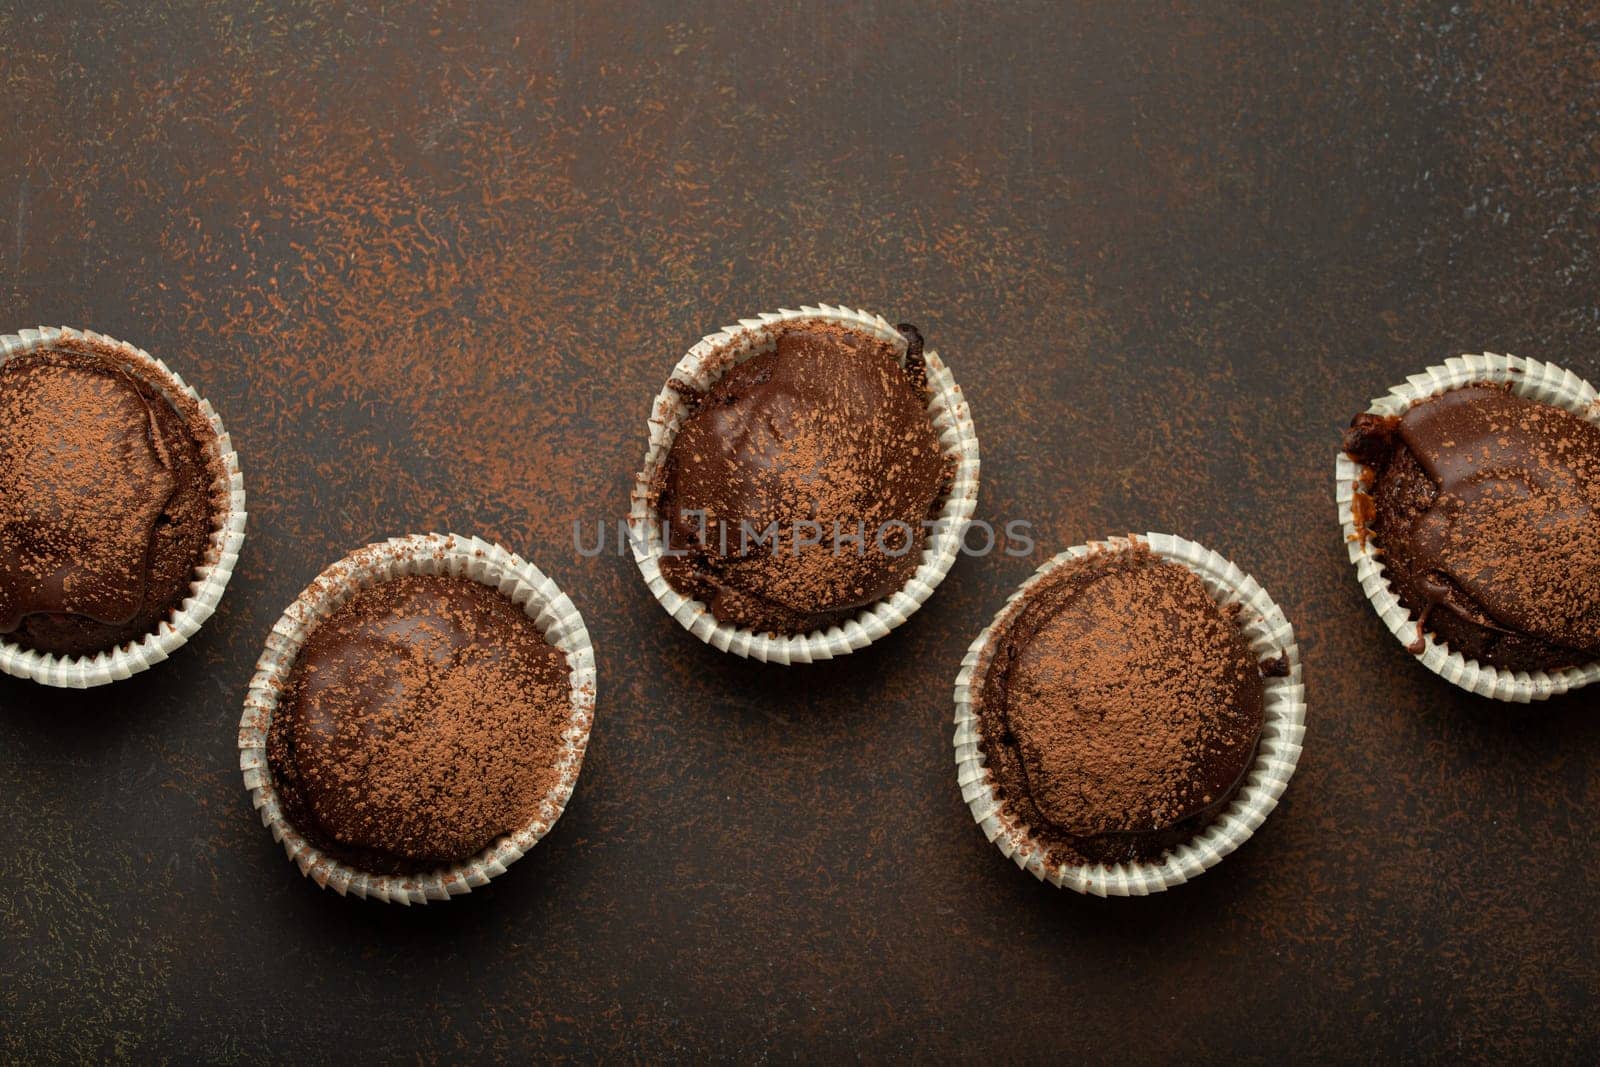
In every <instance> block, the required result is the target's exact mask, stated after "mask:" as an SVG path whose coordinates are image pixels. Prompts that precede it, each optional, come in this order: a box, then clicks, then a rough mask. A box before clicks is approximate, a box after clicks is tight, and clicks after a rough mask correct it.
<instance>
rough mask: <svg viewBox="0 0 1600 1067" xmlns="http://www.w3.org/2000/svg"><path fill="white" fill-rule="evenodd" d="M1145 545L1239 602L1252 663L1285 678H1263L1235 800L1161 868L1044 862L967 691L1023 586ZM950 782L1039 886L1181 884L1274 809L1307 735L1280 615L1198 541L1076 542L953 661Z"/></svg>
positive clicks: (1296, 661)
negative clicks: (1276, 664)
mask: <svg viewBox="0 0 1600 1067" xmlns="http://www.w3.org/2000/svg"><path fill="white" fill-rule="evenodd" d="M1135 544H1145V545H1147V546H1149V548H1150V551H1151V552H1153V553H1154V554H1155V555H1157V556H1160V557H1161V558H1163V559H1168V560H1172V561H1173V562H1176V563H1180V564H1182V565H1183V566H1185V567H1188V568H1189V569H1190V570H1191V571H1194V572H1195V573H1196V574H1197V575H1199V577H1200V579H1201V581H1202V582H1203V583H1204V584H1205V586H1206V589H1207V591H1208V592H1209V593H1210V594H1211V595H1212V596H1213V597H1214V598H1215V599H1216V600H1217V602H1218V603H1219V604H1224V605H1226V604H1231V603H1238V604H1240V605H1242V607H1241V610H1240V613H1239V623H1240V627H1241V631H1242V632H1243V634H1244V635H1245V638H1246V640H1247V641H1248V642H1249V644H1250V651H1251V653H1252V655H1254V656H1255V658H1256V659H1258V660H1267V659H1275V658H1277V657H1279V656H1283V657H1285V658H1286V659H1287V662H1288V664H1289V673H1288V675H1287V676H1285V677H1282V678H1265V679H1263V687H1264V690H1265V706H1264V709H1263V710H1264V714H1263V722H1262V729H1261V741H1260V743H1259V745H1258V746H1257V749H1256V757H1255V762H1254V763H1253V764H1252V766H1251V768H1250V771H1249V772H1248V774H1247V775H1246V778H1245V783H1244V785H1243V786H1242V787H1241V788H1240V789H1239V792H1238V793H1237V794H1236V795H1235V796H1234V798H1233V801H1232V802H1231V803H1230V804H1229V805H1228V807H1227V808H1226V809H1225V810H1224V811H1223V812H1222V814H1221V815H1219V816H1218V817H1217V818H1216V819H1215V820H1214V821H1213V822H1212V823H1211V824H1210V825H1209V826H1207V827H1206V828H1205V829H1204V830H1203V831H1201V832H1200V833H1199V834H1197V835H1196V836H1195V837H1194V838H1193V839H1192V840H1190V841H1187V842H1184V843H1183V844H1181V845H1179V846H1178V847H1176V848H1174V849H1172V850H1171V851H1170V852H1168V853H1167V854H1166V856H1165V857H1164V858H1163V859H1162V860H1161V861H1160V862H1146V863H1117V864H1104V863H1095V864H1084V865H1073V864H1064V863H1063V864H1055V865H1050V864H1048V863H1047V861H1046V860H1047V853H1048V850H1047V849H1046V848H1045V847H1044V846H1043V845H1041V844H1039V843H1037V842H1035V841H1034V840H1033V838H1032V836H1031V834H1030V833H1029V830H1028V827H1027V826H1026V825H1025V824H1023V823H1022V822H1021V821H1020V820H1019V819H1017V818H1016V817H1014V816H1013V815H1012V814H1011V812H1010V811H1009V810H1007V808H1006V806H1005V803H1004V802H1003V801H1002V800H1001V798H1000V796H999V794H998V791H997V789H996V787H995V784H994V782H993V780H992V779H991V777H990V775H989V771H988V766H987V759H986V757H985V756H984V754H983V751H982V749H981V747H980V744H979V741H980V737H981V726H980V722H979V719H978V715H977V709H976V707H975V706H974V690H975V689H976V688H977V686H978V685H979V684H981V681H982V679H981V676H980V674H979V669H980V667H981V668H984V669H986V668H987V659H986V653H987V651H988V648H989V642H990V641H991V640H992V639H993V637H994V634H995V631H996V629H997V627H998V626H999V625H1000V624H1001V622H1002V621H1004V620H1006V619H1007V618H1008V616H1009V615H1010V614H1011V612H1012V611H1013V610H1020V609H1019V608H1018V605H1019V604H1020V602H1021V600H1022V598H1023V597H1024V596H1025V595H1026V594H1027V592H1028V590H1030V589H1032V588H1033V587H1034V586H1035V585H1037V584H1038V583H1039V582H1040V581H1041V580H1042V579H1043V578H1044V577H1045V576H1046V575H1048V574H1049V573H1050V572H1051V571H1053V570H1055V569H1056V568H1057V567H1060V566H1061V565H1062V564H1064V563H1066V562H1068V561H1069V560H1073V559H1078V558H1081V557H1083V556H1086V555H1089V554H1090V553H1092V552H1105V551H1127V550H1129V549H1131V548H1132V547H1133V546H1134V545H1135ZM955 705H956V714H955V742H954V743H955V760H956V777H957V781H958V782H959V784H960V786H961V795H962V798H963V799H964V800H965V801H966V802H967V806H968V807H969V808H970V809H971V811H972V817H973V819H974V820H975V821H976V822H977V823H978V825H979V827H980V828H981V829H982V830H983V832H984V835H985V836H986V837H988V839H989V840H990V841H991V842H993V843H994V844H995V845H996V846H997V847H998V848H999V849H1000V851H1001V853H1003V854H1004V855H1006V856H1008V857H1010V859H1011V860H1012V862H1014V863H1015V864H1016V865H1017V866H1018V867H1021V868H1022V869H1023V870H1025V871H1027V872H1028V873H1030V874H1032V875H1033V876H1034V877H1036V878H1039V879H1040V880H1042V881H1047V882H1050V883H1051V884H1052V885H1056V886H1059V887H1061V888H1064V889H1072V890H1075V891H1076V892H1079V893H1087V894H1091V895H1094V896H1101V897H1106V896H1118V897H1126V896H1148V895H1150V894H1152V893H1159V892H1162V891H1164V890H1166V889H1169V888H1171V887H1172V886H1176V885H1182V884H1183V883H1184V882H1187V881H1189V880H1190V879H1191V878H1195V877H1197V876H1198V875H1200V874H1201V873H1203V872H1204V871H1206V870H1209V869H1210V868H1212V867H1214V866H1216V865H1217V864H1218V863H1220V862H1222V859H1223V857H1225V856H1227V855H1228V854H1229V853H1230V852H1232V851H1233V850H1234V849H1236V848H1238V847H1239V846H1240V845H1241V844H1243V843H1244V842H1245V841H1247V840H1248V839H1249V838H1250V836H1251V835H1252V834H1253V833H1254V832H1255V830H1256V828H1257V827H1258V826H1260V825H1261V823H1262V822H1263V821H1264V820H1265V819H1266V817H1267V816H1268V815H1269V814H1270V813H1271V812H1272V809H1273V808H1275V807H1277V805H1278V799H1279V798H1280V797H1281V796H1282V795H1283V791H1284V789H1285V788H1286V787H1287V786H1288V784H1289V779H1290V777H1292V776H1293V774H1294V771H1295V766H1296V764H1297V763H1298V762H1299V760H1300V751H1301V746H1302V744H1303V742H1304V739H1305V729H1306V703H1305V685H1304V681H1303V676H1302V668H1301V662H1300V647H1299V645H1298V644H1296V642H1295V638H1294V628H1293V626H1291V625H1290V623H1289V620H1288V618H1287V617H1286V616H1285V615H1284V613H1283V611H1282V609H1280V608H1279V607H1278V605H1277V604H1276V603H1274V602H1273V600H1272V598H1271V597H1270V596H1268V595H1267V592H1266V590H1264V589H1262V588H1261V586H1260V585H1259V584H1258V583H1257V582H1256V580H1255V579H1254V578H1252V577H1251V576H1250V575H1248V574H1246V573H1245V572H1244V571H1242V570H1240V569H1239V568H1238V567H1237V566H1235V565H1234V564H1233V563H1231V562H1230V561H1228V560H1227V559H1225V558H1224V557H1222V556H1220V555H1218V554H1217V553H1216V552H1213V551H1211V550H1210V549H1208V548H1206V547H1205V546H1203V545H1199V544H1196V543H1195V542H1193V541H1188V540H1185V539H1184V538H1182V537H1176V536H1173V535H1171V534H1161V533H1147V534H1143V535H1131V536H1129V537H1111V538H1107V539H1106V540H1104V541H1094V542H1090V543H1089V544H1086V545H1077V546H1074V547H1072V548H1069V549H1067V550H1066V551H1064V552H1061V553H1059V554H1057V555H1056V556H1054V557H1052V558H1051V559H1050V560H1049V561H1048V562H1046V563H1045V564H1044V565H1043V566H1041V567H1040V568H1039V569H1038V570H1036V571H1034V573H1033V574H1032V575H1031V576H1030V577H1029V578H1028V579H1027V581H1025V582H1023V583H1022V584H1021V585H1020V586H1018V587H1017V589H1016V590H1015V591H1014V592H1013V593H1012V594H1011V596H1010V597H1009V598H1007V600H1006V603H1005V605H1004V606H1003V607H1001V609H1000V610H999V611H998V612H997V613H996V614H995V616H994V618H993V619H992V620H991V621H990V623H989V625H988V626H986V627H984V629H983V631H982V632H981V633H979V634H978V637H977V639H976V640H974V641H973V642H972V645H971V647H969V648H968V649H967V654H966V656H965V657H964V658H963V659H962V661H961V671H960V673H959V674H958V675H957V676H956V685H955Z"/></svg>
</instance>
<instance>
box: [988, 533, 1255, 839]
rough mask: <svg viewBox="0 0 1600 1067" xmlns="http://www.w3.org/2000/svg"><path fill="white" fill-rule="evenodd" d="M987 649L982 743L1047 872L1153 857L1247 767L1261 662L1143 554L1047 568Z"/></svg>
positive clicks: (1216, 808)
mask: <svg viewBox="0 0 1600 1067" xmlns="http://www.w3.org/2000/svg"><path fill="white" fill-rule="evenodd" d="M990 649H991V650H992V651H991V653H990V655H989V659H988V662H987V663H986V664H985V665H984V669H983V674H982V685H981V688H980V689H979V691H978V695H977V702H976V704H977V711H978V718H979V724H980V743H981V745H982V748H983V751H984V754H985V756H986V758H987V761H988V769H989V774H990V775H991V778H992V780H993V782H994V785H995V787H996V790H997V792H998V794H999V797H1000V799H1001V801H1002V803H1003V804H1004V805H1005V807H1006V808H1007V810H1008V811H1009V812H1010V813H1011V814H1012V815H1013V816H1014V817H1015V818H1016V819H1018V820H1019V821H1020V822H1022V823H1024V824H1025V825H1026V826H1027V827H1028V832H1029V834H1030V836H1031V837H1032V838H1033V840H1034V841H1035V842H1037V843H1038V844H1040V845H1042V846H1044V847H1046V848H1047V849H1049V851H1050V857H1051V862H1052V863H1068V864H1082V863H1117V862H1127V861H1143V860H1153V859H1156V858H1158V857H1160V856H1161V854H1162V853H1164V852H1165V851H1167V850H1168V849H1171V848H1173V847H1175V846H1176V845H1178V844H1180V843H1182V842H1184V841H1187V840H1189V839H1191V838H1193V837H1194V836H1196V835H1197V834H1199V833H1200V832H1202V831H1203V830H1204V829H1205V827H1206V826H1207V825H1208V824H1209V823H1210V822H1211V821H1212V820H1214V819H1215V818H1216V817H1217V815H1218V814H1220V813H1221V812H1222V811H1223V809H1225V808H1226V807H1227V805H1228V804H1229V802H1231V801H1232V799H1233V797H1234V795H1235V794H1236V793H1237V792H1238V791H1239V788H1240V787H1241V786H1242V785H1243V783H1244V780H1245V777H1246V776H1247V774H1248V772H1249V770H1250V767H1251V765H1252V764H1253V763H1254V760H1255V752H1256V745H1257V743H1258V741H1259V739H1260V735H1261V727H1262V721H1263V715H1264V690H1263V685H1262V680H1261V673H1262V667H1261V666H1258V664H1257V663H1256V662H1255V660H1254V658H1253V657H1252V655H1251V652H1250V648H1249V646H1248V644H1247V643H1246V642H1245V640H1244V637H1243V635H1242V634H1241V633H1240V632H1239V628H1238V625H1237V622H1236V620H1235V619H1234V618H1233V617H1232V614H1231V613H1229V612H1224V611H1223V610H1222V609H1221V608H1219V607H1218V606H1217V604H1216V603H1215V602H1214V601H1213V600H1212V599H1211V597H1210V596H1209V595H1208V594H1207V593H1206V590H1205V587H1204V586H1203V585H1202V584H1201V583H1200V581H1199V579H1198V578H1196V577H1195V576H1194V574H1193V573H1191V572H1190V571H1188V570H1187V569H1185V568H1183V567H1181V566H1179V565H1177V564H1173V563H1168V562H1165V561H1163V560H1160V559H1159V558H1157V557H1155V556H1154V555H1152V554H1151V553H1150V552H1149V550H1148V549H1146V548H1143V547H1142V546H1141V547H1139V548H1136V549H1134V550H1131V551H1123V552H1105V553H1097V554H1093V555H1090V556H1087V557H1084V558H1083V559H1080V560H1077V561H1074V562H1072V563H1068V564H1066V565H1064V566H1062V567H1060V568H1058V569H1057V570H1055V571H1052V572H1051V573H1050V575H1048V576H1047V577H1046V578H1045V579H1044V580H1043V581H1041V582H1040V583H1039V584H1038V585H1036V586H1035V587H1034V588H1033V589H1031V590H1029V592H1028V593H1027V594H1026V596H1025V597H1024V599H1023V601H1022V602H1021V603H1020V605H1019V606H1017V607H1014V608H1013V609H1012V611H1011V613H1010V614H1008V615H1007V616H1006V617H1005V618H1004V619H1002V621H1001V623H1000V626H999V628H998V629H997V630H996V632H995V634H994V635H993V636H992V638H991V641H990ZM1266 666H1267V667H1268V668H1270V667H1272V666H1273V664H1271V663H1269V664H1267V665H1266Z"/></svg>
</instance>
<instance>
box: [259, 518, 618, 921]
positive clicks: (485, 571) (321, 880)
mask: <svg viewBox="0 0 1600 1067" xmlns="http://www.w3.org/2000/svg"><path fill="white" fill-rule="evenodd" d="M402 575H449V576H451V577H456V578H470V579H472V580H473V581H475V582H478V583H480V584H482V585H485V586H488V587H489V588H490V589H493V590H495V591H496V592H498V593H500V594H501V595H502V596H504V597H506V598H507V599H508V600H510V601H511V602H512V603H514V604H516V605H517V606H518V607H520V608H521V609H522V610H523V611H524V612H525V613H526V614H527V615H528V617H529V618H531V619H533V620H534V622H536V623H537V624H538V626H539V629H540V630H541V631H542V632H543V633H544V636H545V640H547V641H549V642H550V643H551V644H552V645H554V646H555V647H556V648H559V649H560V650H561V651H562V652H563V653H564V654H565V655H566V657H567V664H568V667H569V668H570V671H571V678H572V715H571V718H570V720H569V721H568V724H567V728H566V730H565V731H564V732H563V733H562V735H561V740H562V748H561V754H560V756H559V766H560V769H561V775H560V777H559V779H558V780H557V782H556V784H555V785H554V786H553V787H552V788H551V790H550V792H549V793H548V794H546V796H545V797H544V798H543V800H541V801H540V803H539V810H538V812H537V813H536V814H535V815H534V817H533V819H532V820H530V821H529V822H528V824H527V825H526V826H523V827H521V828H520V829H517V830H515V831H513V832H512V833H509V834H506V835H504V836H502V837H500V838H499V839H498V840H496V841H494V842H493V843H492V844H490V845H489V846H488V847H487V848H485V849H484V850H483V851H482V852H479V853H478V854H477V855H475V856H473V857H472V858H471V859H469V860H466V861H465V862H462V863H457V864H452V865H450V866H447V867H442V868H440V869H438V870H436V871H433V872H431V873H427V874H419V875H390V874H373V873H370V872H367V871H362V870H358V869H356V868H355V867H351V866H349V865H348V864H345V863H342V862H340V861H339V860H336V859H334V858H333V857H331V856H329V855H327V854H325V853H323V852H321V851H320V850H318V849H317V848H316V847H315V846H313V845H312V844H311V843H310V842H308V841H307V840H306V839H305V838H304V837H302V836H300V834H299V832H298V831H296V830H295V828H294V827H293V826H291V825H290V824H289V822H288V820H286V819H285V818H284V815H283V809H282V807H281V805H280V804H279V803H278V797H277V793H276V791H275V789H274V787H273V781H272V769H271V767H270V765H269V764H268V762H267V732H268V730H270V729H271V726H272V716H273V713H274V712H275V711H276V710H277V707H278V697H279V694H280V693H281V692H282V690H283V687H284V684H285V683H286V682H287V681H288V678H289V671H290V668H291V667H293V665H294V661H295V657H296V656H297V655H298V654H299V652H300V647H301V645H303V644H304V643H305V640H306V638H307V637H309V636H310V634H311V632H312V631H313V630H314V629H316V626H317V624H318V622H320V621H321V620H322V619H324V618H326V617H327V616H328V615H329V614H331V613H332V612H334V611H335V610H337V609H338V608H339V607H340V606H341V605H343V604H345V603H346V602H347V601H349V599H350V598H351V597H352V596H354V595H355V594H356V592H358V591H359V590H361V589H365V588H369V587H371V586H374V585H379V584H381V583H383V582H386V581H388V580H390V579H392V578H397V577H400V576H402ZM594 702H595V667H594V649H593V647H592V646H591V645H590V643H589V631H588V629H587V628H586V627H585V626H584V624H583V616H582V615H581V614H579V613H578V609H577V608H576V607H574V606H573V603H572V601H571V600H569V599H568V598H567V595H566V594H565V593H563V592H562V591H561V589H560V587H559V586H557V585H556V583H555V582H554V581H553V580H552V579H550V578H548V577H546V576H545V574H544V573H543V572H542V571H540V570H539V568H538V567H535V566H534V565H533V564H531V563H529V562H528V561H527V560H525V559H523V558H522V557H521V556H518V555H515V554H513V553H511V552H508V551H506V550H505V549H503V548H501V547H500V546H499V545H495V544H490V543H488V542H487V541H480V540H479V539H478V538H476V537H462V536H459V535H457V534H437V533H432V534H413V535H411V536H410V537H397V538H391V539H390V540H388V541H382V542H379V543H377V544H371V545H367V546H366V547H365V548H359V549H357V550H356V551H354V552H352V553H350V554H349V555H348V556H346V557H345V558H344V559H342V560H340V561H339V562H337V563H335V564H333V565H332V566H331V567H329V568H328V569H327V570H324V571H323V572H322V573H321V574H319V575H318V576H317V578H316V580H315V581H313V582H312V583H311V584H310V585H309V586H308V587H307V588H306V589H305V591H304V592H302V593H301V594H300V596H299V598H298V599H296V600H295V602H294V603H293V604H290V605H289V608H288V610H287V611H285V612H284V613H283V616H282V618H280V619H279V620H278V621H277V622H276V623H274V624H273V627H272V633H271V634H269V635H268V636H267V646H266V648H264V649H263V650H262V652H261V658H260V659H259V660H257V661H256V673H255V677H253V678H252V679H251V680H250V692H249V693H248V694H247V695H246V696H245V701H244V715H243V717H242V718H241V719H240V720H239V768H240V770H242V771H243V772H244V784H245V788H246V789H248V790H250V800H251V803H252V804H254V805H255V807H256V809H257V810H258V811H259V812H260V813H261V822H262V824H263V825H264V826H266V827H267V828H268V829H269V830H271V831H272V836H273V838H274V839H275V840H277V841H279V842H281V843H282V844H283V850H284V851H285V852H286V853H288V855H289V858H290V859H291V860H293V861H294V862H295V864H296V866H298V867H299V868H300V873H301V874H304V875H305V876H306V877H308V878H310V879H311V880H312V881H314V882H316V883H317V884H318V885H320V886H322V887H323V888H325V889H332V890H334V891H335V892H336V893H339V894H340V895H341V896H343V895H345V894H351V895H354V896H358V897H365V898H374V899H377V900H382V901H387V902H389V903H393V904H425V903H427V902H428V901H430V900H447V899H449V898H450V897H454V896H461V895H462V894H464V893H468V892H471V891H472V890H473V889H476V888H479V887H481V886H484V885H487V884H488V883H489V879H491V878H494V877H495V876H496V875H500V874H504V873H505V870H506V868H507V867H509V866H511V864H512V863H514V862H516V861H517V860H518V859H521V858H522V855H523V854H524V853H525V852H527V851H528V850H529V849H531V848H533V846H534V845H535V844H537V843H538V841H539V839H540V838H542V837H543V836H544V835H545V834H546V833H548V832H549V830H550V827H552V826H554V825H555V822H556V820H557V819H559V818H560V817H561V813H562V812H563V811H564V810H565V809H566V806H567V801H568V800H569V799H570V798H571V797H572V790H573V787H574V786H575V785H577V782H578V771H579V770H580V769H581V768H582V767H583V754H584V750H585V749H586V748H587V747H588V744H589V729H590V726H591V725H592V724H593V722H594Z"/></svg>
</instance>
